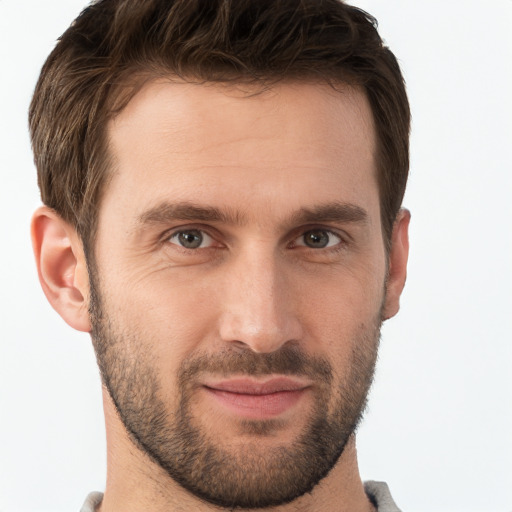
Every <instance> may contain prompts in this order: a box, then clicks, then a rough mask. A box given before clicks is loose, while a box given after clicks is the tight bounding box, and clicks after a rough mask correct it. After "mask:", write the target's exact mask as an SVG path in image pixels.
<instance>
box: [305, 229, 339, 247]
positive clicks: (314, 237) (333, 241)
mask: <svg viewBox="0 0 512 512" xmlns="http://www.w3.org/2000/svg"><path fill="white" fill-rule="evenodd" d="M341 241H342V240H341V238H340V237H339V236H338V235H336V234H335V233H332V232H331V231H327V230H326V229H310V230H309V231H306V232H305V233H304V234H303V235H301V236H300V237H299V238H298V240H297V242H296V244H297V245H303V246H306V247H309V248H311V249H325V248H326V247H332V246H334V245H337V244H339V243H340V242H341Z"/></svg>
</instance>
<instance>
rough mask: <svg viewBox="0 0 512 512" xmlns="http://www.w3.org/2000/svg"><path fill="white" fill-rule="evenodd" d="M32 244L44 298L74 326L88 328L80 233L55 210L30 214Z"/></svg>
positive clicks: (47, 209) (86, 294)
mask: <svg viewBox="0 0 512 512" xmlns="http://www.w3.org/2000/svg"><path fill="white" fill-rule="evenodd" d="M31 234H32V246H33V249H34V255H35V258H36V265H37V271H38V275H39V281H40V283H41V286H42V288H43V291H44V294H45V295H46V298H47V299H48V301H49V302H50V304H51V305H52V307H53V308H54V309H55V310H56V311H57V313H59V315H60V316H61V317H62V318H63V319H64V320H65V321H66V322H67V323H68V324H69V325H70V326H71V327H73V328H74V329H77V330H79V331H84V332H89V331H90V330H91V325H90V321H89V308H88V306H89V278H88V274H87V265H86V260H85V255H84V251H83V248H82V243H81V241H80V237H79V236H78V234H77V233H76V230H75V229H74V228H73V227H72V226H71V225H70V224H69V223H67V222H66V221H64V220H63V219H62V218H61V217H60V216H59V215H58V214H57V213H56V212H55V211H54V210H52V209H51V208H48V207H46V206H43V207H41V208H38V209H37V210H36V212H35V213H34V215H33V217H32V224H31Z"/></svg>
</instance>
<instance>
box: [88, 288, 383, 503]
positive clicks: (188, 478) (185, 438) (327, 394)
mask: <svg viewBox="0 0 512 512" xmlns="http://www.w3.org/2000/svg"><path fill="white" fill-rule="evenodd" d="M93 281H95V280H94V279H92V278H91V307H90V314H91V323H92V327H93V328H92V331H91V337H92V339H93V344H94V348H95V352H96V357H97V361H98V365H99V368H100V372H101V376H102V381H103V383H104V385H105V386H106V388H107V390H108V392H109V394H110V397H111V398H112V401H113V403H114V405H115V408H116V410H117V413H118V415H119V417H120V419H121V421H122V423H123V424H124V426H125V428H126V430H127V432H128V434H129V436H130V438H131V439H132V441H133V442H134V444H135V445H136V446H137V447H138V448H139V449H140V450H142V451H143V452H144V453H145V454H147V455H148V456H149V457H150V458H151V459H152V460H153V461H154V462H156V463H157V464H158V465H159V466H160V467H161V468H162V469H163V470H164V471H165V472H166V473H167V474H168V475H169V476H170V477H171V478H172V479H173V480H174V481H175V482H177V483H178V484H179V485H181V486H182V487H183V488H184V489H186V490H187V491H189V492H190V493H192V494H193V495H194V496H196V497H198V498H200V499H201V500H204V501H206V502H209V503H212V504H214V505H216V506H220V507H224V508H228V509H233V508H239V509H257V508H265V507H272V506H277V505H282V504H286V503H290V502H292V501H293V500H295V499H296V498H298V497H300V496H302V495H304V494H305V493H308V492H310V491H311V490H312V489H313V488H314V487H315V486H316V485H317V484H318V483H319V482H320V481H321V480H322V479H323V478H324V477H325V476H326V475H327V474H328V473H329V471H330V470H331V469H332V468H333V467H334V466H335V464H336V462H337V460H338V459H339V457H340V456H341V454H342V453H343V450H344V448H345V446H346V444H347V442H348V440H349V438H350V437H351V435H352V434H353V433H354V432H355V430H356V429H357V426H358V424H359V422H360V420H361V417H362V415H363V412H364V410H365V407H366V401H367V395H368V392H369V389H370V387H371V384H372V381H373V375H374V369H375V362H376V357H377V350H378V345H379V337H380V324H381V320H380V312H379V315H377V316H376V320H375V322H374V325H372V326H371V328H366V329H365V330H364V331H362V332H361V333H360V335H359V336H358V338H357V339H353V340H351V344H352V350H351V361H350V363H351V364H349V365H348V372H347V375H346V376H344V378H341V379H339V380H341V382H340V384H339V385H337V389H333V382H334V380H335V373H334V369H333V368H332V365H331V364H330V363H329V362H328V361H327V360H326V359H322V358H313V357H311V356H306V355H305V354H304V353H303V352H302V351H301V350H300V349H299V348H297V347H293V346H292V347H289V346H284V347H283V348H282V349H281V350H279V351H277V352H274V353H270V354H257V353H254V352H252V351H250V350H244V351H234V350H227V351H226V352H224V353H222V354H216V355H204V354H203V355H198V356H196V357H194V358H191V359H187V360H184V361H183V362H182V364H181V366H180V370H179V374H178V378H177V382H178V389H177V395H178V396H179V405H178V406H177V407H176V410H174V411H170V410H169V407H168V406H167V405H166V402H165V401H164V400H163V399H162V398H161V396H162V392H163V391H164V390H162V387H161V384H160V382H159V379H158V375H156V374H155V373H156V372H155V368H156V367H157V366H156V361H155V359H156V356H155V355H154V354H151V352H150V347H151V344H150V343H149V344H148V340H147V339H143V336H140V335H139V333H134V332H124V331H123V330H122V329H120V328H119V326H118V325H116V324H115V321H114V319H113V318H111V317H109V316H108V315H107V312H106V308H105V307H104V304H103V301H102V300H100V295H99V292H98V286H97V284H96V283H95V282H93ZM144 342H146V343H144ZM345 342H346V341H345ZM127 346H129V347H132V348H134V347H137V348H136V349H135V350H136V353H134V352H133V351H132V352H131V353H128V351H127V349H126V347H127ZM205 372H210V373H217V374H219V375H226V376H228V375H230V374H234V373H238V374H240V373H243V374H246V375H251V376H264V375H269V374H286V375H296V376H306V377H308V378H310V379H311V380H312V381H313V382H314V383H315V386H314V397H313V403H314V406H313V408H312V410H311V412H310V414H309V417H308V419H307V421H304V428H303V429H302V431H301V433H300V434H299V435H297V436H296V438H295V440H291V441H290V442H288V443H286V444H282V445H277V446H276V445H275V444H274V443H272V447H271V448H266V447H265V443H262V442H261V440H262V439H263V438H264V437H267V436H271V435H273V434H275V432H276V431H278V430H279V429H280V428H281V424H280V422H279V420H261V421H256V420H254V421H253V420H245V421H240V423H239V431H240V433H241V434H243V436H244V439H250V440H249V441H247V442H245V443H242V442H240V441H238V442H237V443H236V444H234V445H233V446H230V443H229V440H226V439H219V438H217V439H213V438H212V437H211V436H209V434H208V432H206V431H205V429H204V428H203V427H202V426H201V425H200V424H199V422H198V421H197V419H196V418H195V417H194V414H193V412H194V407H193V403H194V394H195V391H197V387H196V386H197V382H198V377H199V376H200V375H201V374H203V373H205Z"/></svg>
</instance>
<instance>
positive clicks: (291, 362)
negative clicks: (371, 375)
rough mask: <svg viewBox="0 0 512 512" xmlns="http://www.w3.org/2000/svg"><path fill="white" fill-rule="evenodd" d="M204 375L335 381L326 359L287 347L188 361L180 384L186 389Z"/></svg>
mask: <svg viewBox="0 0 512 512" xmlns="http://www.w3.org/2000/svg"><path fill="white" fill-rule="evenodd" d="M202 373H213V374H216V375H219V376H222V377H229V376H230V375H233V374H240V373H242V374H244V375H248V376H254V377H261V376H265V375H271V374H282V375H295V376H301V377H309V378H311V379H313V380H316V381H320V382H324V383H327V384H328V383H330V382H331V381H332V379H333V370H332V366H331V364H330V363H329V362H328V361H327V360H326V359H323V358H320V357H312V356H308V355H307V354H305V353H304V352H303V351H301V350H300V349H298V348H297V347H292V346H285V347H283V348H281V349H280V350H278V351H276V352H271V353H268V354H267V353H257V352H253V351H252V350H250V349H242V350H239V349H237V350H227V351H223V352H220V353H218V354H202V355H199V356H195V357H192V358H189V359H185V360H184V361H183V363H182V365H181V368H180V370H179V376H178V378H179V382H180V384H182V385H185V386H186V384H187V383H190V382H191V381H192V380H194V379H196V378H197V377H198V376H199V375H200V374H202Z"/></svg>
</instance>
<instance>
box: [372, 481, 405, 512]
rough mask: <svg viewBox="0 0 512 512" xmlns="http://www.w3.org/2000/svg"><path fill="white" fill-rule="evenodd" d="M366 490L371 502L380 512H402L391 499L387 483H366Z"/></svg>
mask: <svg viewBox="0 0 512 512" xmlns="http://www.w3.org/2000/svg"><path fill="white" fill-rule="evenodd" d="M364 490H365V492H366V494H367V496H368V498H370V501H371V502H372V503H373V504H374V505H375V506H376V507H377V510H378V512H401V510H400V509H399V508H398V507H397V505H396V503H395V502H394V500H393V498H392V497H391V493H390V492H389V487H388V484H386V483H385V482H375V481H373V480H368V481H367V482H365V483H364Z"/></svg>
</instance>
